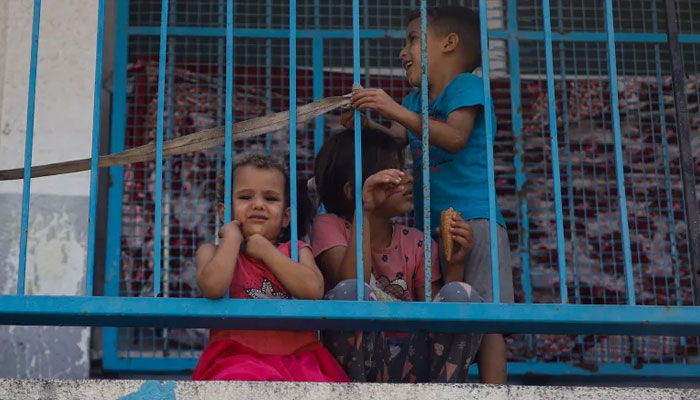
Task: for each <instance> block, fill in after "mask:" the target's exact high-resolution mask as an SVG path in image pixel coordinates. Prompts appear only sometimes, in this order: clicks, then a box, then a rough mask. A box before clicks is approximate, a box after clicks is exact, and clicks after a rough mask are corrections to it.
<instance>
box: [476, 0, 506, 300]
mask: <svg viewBox="0 0 700 400" xmlns="http://www.w3.org/2000/svg"><path fill="white" fill-rule="evenodd" d="M486 12H487V9H486V0H479V26H480V30H481V69H482V71H483V80H484V122H485V125H486V163H487V165H488V180H489V183H488V184H489V231H490V239H491V278H492V282H491V283H492V284H493V302H494V303H500V302H501V288H500V285H499V282H500V280H499V269H498V232H497V231H496V229H497V228H496V181H495V177H494V170H493V140H494V136H496V132H495V131H494V127H493V123H494V121H493V104H492V103H491V81H490V79H491V78H490V77H491V75H490V73H489V38H488V18H487V15H486Z"/></svg>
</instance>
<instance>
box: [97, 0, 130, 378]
mask: <svg viewBox="0 0 700 400" xmlns="http://www.w3.org/2000/svg"><path fill="white" fill-rule="evenodd" d="M128 24H129V0H123V1H120V2H118V3H117V15H116V23H115V39H114V94H113V95H112V99H113V102H112V125H111V135H110V144H109V151H110V153H118V152H120V151H122V150H124V144H125V143H124V136H125V131H126V86H127V76H126V75H127V71H126V69H127V54H128V49H129V48H128V33H127V28H128ZM109 175H110V181H111V183H112V184H111V186H110V188H109V201H108V212H107V243H106V245H105V247H106V254H105V288H104V290H105V295H106V296H119V278H120V274H121V235H122V194H123V193H124V167H123V166H118V167H111V168H110V169H109ZM117 333H118V331H117V328H113V327H105V328H104V330H103V335H102V349H103V358H102V366H103V368H104V369H106V370H110V369H114V368H115V366H116V365H117V364H118V363H119V357H118V354H117V346H118V339H117Z"/></svg>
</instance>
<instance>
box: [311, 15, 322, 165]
mask: <svg viewBox="0 0 700 400" xmlns="http://www.w3.org/2000/svg"><path fill="white" fill-rule="evenodd" d="M317 26H318V25H317ZM311 44H312V46H313V50H312V57H313V68H312V69H313V80H314V83H313V84H314V101H316V100H321V99H322V98H323V86H324V83H323V78H324V77H323V39H321V38H313V39H312V41H311ZM324 125H325V119H324V117H323V115H319V116H318V117H316V126H315V127H314V154H318V152H319V150H321V145H322V144H323V129H324Z"/></svg>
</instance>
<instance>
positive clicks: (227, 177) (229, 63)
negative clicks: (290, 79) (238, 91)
mask: <svg viewBox="0 0 700 400" xmlns="http://www.w3.org/2000/svg"><path fill="white" fill-rule="evenodd" d="M224 96H225V97H226V104H225V106H224V121H225V122H224V135H225V138H224V140H225V144H224V224H228V223H229V222H230V221H231V208H232V207H231V205H232V203H231V181H232V179H233V177H232V176H231V175H233V174H232V172H233V171H232V169H233V141H232V137H233V0H226V93H225V94H224Z"/></svg>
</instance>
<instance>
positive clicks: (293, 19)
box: [289, 0, 299, 261]
mask: <svg viewBox="0 0 700 400" xmlns="http://www.w3.org/2000/svg"><path fill="white" fill-rule="evenodd" d="M289 176H290V179H289V183H290V189H291V190H290V191H289V197H290V207H291V208H292V224H291V231H292V232H291V233H292V235H291V236H292V259H293V260H294V261H298V260H299V249H298V247H297V240H298V239H297V235H298V231H297V223H298V222H297V2H296V0H291V1H290V2H289Z"/></svg>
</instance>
